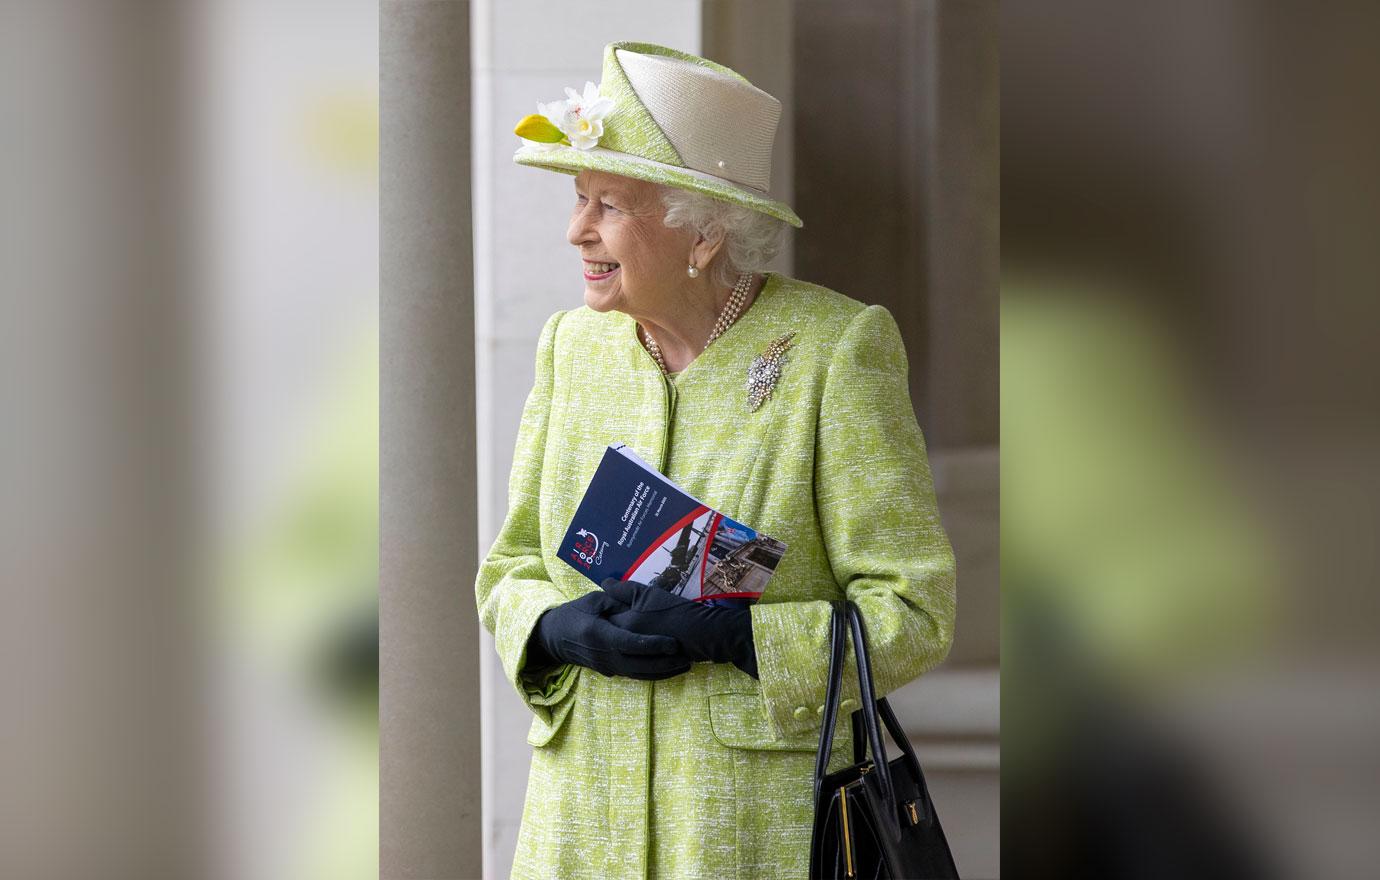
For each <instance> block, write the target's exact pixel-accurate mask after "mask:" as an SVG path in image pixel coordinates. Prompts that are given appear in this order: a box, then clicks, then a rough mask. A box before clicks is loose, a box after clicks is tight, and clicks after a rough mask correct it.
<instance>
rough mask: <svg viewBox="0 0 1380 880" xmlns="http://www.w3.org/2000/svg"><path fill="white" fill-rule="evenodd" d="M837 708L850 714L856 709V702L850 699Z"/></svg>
mask: <svg viewBox="0 0 1380 880" xmlns="http://www.w3.org/2000/svg"><path fill="white" fill-rule="evenodd" d="M839 708H840V709H842V710H843V711H845V712H852V711H853V710H854V709H856V708H858V701H857V700H854V699H851V698H850V699H847V700H844V701H843V702H842V703H840V704H839Z"/></svg>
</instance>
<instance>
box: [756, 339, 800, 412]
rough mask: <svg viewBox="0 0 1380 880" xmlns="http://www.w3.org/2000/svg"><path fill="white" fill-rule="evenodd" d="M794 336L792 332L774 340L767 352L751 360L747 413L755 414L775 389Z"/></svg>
mask: <svg viewBox="0 0 1380 880" xmlns="http://www.w3.org/2000/svg"><path fill="white" fill-rule="evenodd" d="M794 335H795V331H794V330H792V331H791V332H790V333H787V334H786V335H785V336H782V337H779V338H778V339H776V340H774V341H773V342H772V344H771V345H768V346H767V350H766V351H764V352H762V353H761V354H759V355H758V356H757V357H755V358H753V359H752V366H750V367H748V374H747V391H748V412H757V410H758V408H759V407H761V405H762V404H763V403H765V402H766V401H767V400H768V399H769V398H770V397H771V394H772V390H773V389H774V388H776V380H777V379H780V378H781V364H782V363H783V362H784V360H785V357H786V349H788V348H790V347H791V337H792V336H794Z"/></svg>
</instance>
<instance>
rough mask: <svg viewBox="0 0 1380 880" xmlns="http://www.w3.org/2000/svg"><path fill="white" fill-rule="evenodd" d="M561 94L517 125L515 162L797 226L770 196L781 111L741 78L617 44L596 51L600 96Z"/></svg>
mask: <svg viewBox="0 0 1380 880" xmlns="http://www.w3.org/2000/svg"><path fill="white" fill-rule="evenodd" d="M565 93H566V100H564V101H554V102H552V103H549V104H540V103H539V104H538V105H537V113H536V114H534V115H532V116H528V117H526V118H524V119H523V120H522V121H521V122H519V123H518V125H517V127H516V128H515V129H514V132H515V133H516V134H517V135H518V136H519V137H521V138H523V145H522V146H521V147H519V148H518V151H517V152H516V153H514V154H513V161H514V162H516V163H517V164H519V165H531V166H534V167H536V168H546V169H549V170H551V171H560V172H562V173H564V174H578V173H579V172H580V170H581V169H585V168H588V169H592V170H594V171H607V172H609V173H611V174H621V175H624V176H626V177H635V178H637V179H638V180H646V181H650V182H652V183H661V184H665V185H666V186H674V187H678V188H680V189H688V190H692V191H694V192H698V193H702V194H704V195H706V196H710V197H711V198H715V199H720V200H721V201H725V202H732V203H733V204H736V205H742V206H744V207H746V208H751V209H753V210H754V211H761V212H762V213H764V214H768V215H770V216H772V217H775V218H777V219H778V220H784V221H786V222H787V223H789V224H791V225H792V226H797V227H798V226H803V225H804V223H803V222H802V221H801V219H800V218H799V217H798V216H796V213H795V211H793V210H791V207H790V206H789V205H787V204H786V203H785V202H780V201H777V200H775V199H773V198H771V196H770V194H769V190H770V188H771V150H772V143H773V141H774V140H775V138H776V126H777V123H778V122H779V121H780V119H781V102H780V101H778V100H776V99H775V98H773V97H772V96H771V95H769V94H767V93H766V92H764V91H762V90H761V89H759V88H757V87H756V86H754V85H753V84H752V83H750V82H748V81H747V79H746V78H744V77H743V76H742V75H741V74H738V73H736V72H735V71H733V70H730V69H729V68H727V67H724V66H723V65H722V64H715V63H714V62H713V61H710V60H708V59H705V58H700V57H699V56H697V55H689V54H686V53H684V52H678V51H676V50H675V49H668V48H666V47H665V46H655V45H652V44H651V43H632V42H618V43H609V44H608V45H607V46H605V47H604V71H603V80H602V81H601V82H600V83H599V85H598V86H595V85H594V83H585V89H584V92H583V93H578V92H576V91H575V90H574V89H571V88H567V89H566V90H565Z"/></svg>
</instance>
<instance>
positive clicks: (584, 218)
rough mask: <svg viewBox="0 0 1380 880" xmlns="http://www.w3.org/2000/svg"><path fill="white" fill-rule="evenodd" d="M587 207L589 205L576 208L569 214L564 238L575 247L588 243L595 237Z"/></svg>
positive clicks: (588, 207)
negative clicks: (568, 224)
mask: <svg viewBox="0 0 1380 880" xmlns="http://www.w3.org/2000/svg"><path fill="white" fill-rule="evenodd" d="M591 204H592V203H591ZM589 209H590V205H586V206H585V207H583V208H576V209H575V211H574V213H572V214H571V215H570V227H569V228H568V229H567V230H566V240H567V241H569V242H570V243H571V244H573V245H576V246H577V247H578V246H579V245H582V244H588V243H589V242H591V241H593V240H594V238H595V235H594V224H593V222H592V218H591V217H590V213H589Z"/></svg>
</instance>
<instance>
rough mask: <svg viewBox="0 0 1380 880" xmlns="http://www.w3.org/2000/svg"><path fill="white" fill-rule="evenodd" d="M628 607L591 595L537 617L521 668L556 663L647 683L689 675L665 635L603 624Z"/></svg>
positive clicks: (683, 658) (599, 594) (601, 595)
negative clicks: (684, 674) (644, 633)
mask: <svg viewBox="0 0 1380 880" xmlns="http://www.w3.org/2000/svg"><path fill="white" fill-rule="evenodd" d="M627 607H628V606H627V605H624V604H623V603H622V602H619V601H618V600H617V599H615V598H613V597H612V596H610V595H608V594H607V593H603V592H600V591H599V590H594V591H593V592H589V593H586V594H585V595H583V596H581V597H580V598H578V599H574V600H572V601H570V602H566V603H565V604H564V605H557V606H556V607H555V608H548V609H547V610H546V611H543V612H542V614H541V616H540V617H539V618H537V625H536V626H535V627H533V629H532V636H531V637H530V638H529V639H528V641H527V662H526V664H525V665H524V667H523V668H524V669H529V670H536V669H540V668H542V667H544V666H553V665H555V664H557V663H574V664H576V665H578V666H588V667H589V668H590V669H593V670H594V671H595V672H599V673H602V674H603V675H609V676H613V675H625V676H627V677H628V678H640V679H643V680H646V681H652V680H656V679H661V678H671V677H673V676H676V675H680V674H682V673H685V672H688V671H689V670H690V664H691V662H692V661H691V660H690V658H688V657H687V656H686V655H685V652H683V651H682V650H681V648H680V645H679V643H677V642H676V640H675V639H673V638H671V637H670V636H664V635H643V634H639V633H634V632H630V631H628V630H626V629H621V628H619V627H618V626H617V625H615V624H613V623H611V622H610V621H609V620H608V617H609V615H611V614H613V613H614V612H616V611H626V610H627Z"/></svg>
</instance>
